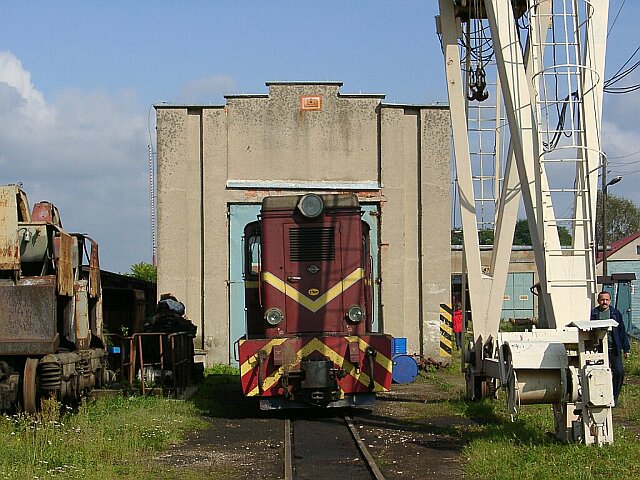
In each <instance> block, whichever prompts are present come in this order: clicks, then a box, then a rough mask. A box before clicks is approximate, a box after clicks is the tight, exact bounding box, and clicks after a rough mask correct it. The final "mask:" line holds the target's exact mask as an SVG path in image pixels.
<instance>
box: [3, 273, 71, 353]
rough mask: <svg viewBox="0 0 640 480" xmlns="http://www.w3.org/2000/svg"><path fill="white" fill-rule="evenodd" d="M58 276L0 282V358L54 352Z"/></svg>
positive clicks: (55, 343)
mask: <svg viewBox="0 0 640 480" xmlns="http://www.w3.org/2000/svg"><path fill="white" fill-rule="evenodd" d="M55 285H56V284H55V277H53V276H46V277H37V278H31V277H29V278H24V279H22V280H20V281H19V282H18V283H17V284H14V283H13V281H11V280H1V281H0V355H44V354H47V353H52V352H55V350H56V348H57V346H58V342H59V338H58V334H57V330H56V326H57V319H56V292H55Z"/></svg>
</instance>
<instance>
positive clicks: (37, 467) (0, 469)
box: [0, 397, 204, 480]
mask: <svg viewBox="0 0 640 480" xmlns="http://www.w3.org/2000/svg"><path fill="white" fill-rule="evenodd" d="M203 426H204V422H203V421H202V420H200V419H199V417H198V412H197V410H196V409H195V407H194V406H193V405H192V404H190V403H188V402H182V401H175V400H170V399H166V398H161V397H131V398H123V397H118V398H110V399H106V398H102V399H98V400H95V401H87V402H85V403H84V404H83V405H82V406H80V407H79V408H78V409H77V410H76V411H70V410H63V411H62V412H61V411H60V405H59V403H58V402H56V401H55V400H46V401H44V402H43V409H42V411H41V412H40V413H38V414H37V415H26V414H19V415H13V416H4V417H1V418H0V442H1V443H2V448H1V449H0V478H2V479H20V480H22V479H27V478H28V479H45V478H69V479H76V478H77V479H81V478H91V479H97V480H101V479H112V478H132V479H133V478H136V479H157V478H179V475H177V474H175V472H167V471H166V470H167V469H164V471H163V470H162V469H161V468H160V467H150V466H149V463H148V460H149V459H150V458H151V456H152V455H153V454H154V453H156V452H158V451H160V450H163V449H165V448H167V447H168V446H169V445H170V444H172V443H176V442H178V441H180V440H181V439H182V437H183V435H184V433H185V432H186V431H189V430H193V429H196V428H201V427H203ZM169 470H170V469H169ZM183 478H184V477H183Z"/></svg>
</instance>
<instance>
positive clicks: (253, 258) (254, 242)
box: [244, 229, 261, 277]
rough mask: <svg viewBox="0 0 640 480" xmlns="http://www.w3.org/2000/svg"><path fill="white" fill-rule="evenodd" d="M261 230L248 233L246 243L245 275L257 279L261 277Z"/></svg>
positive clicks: (252, 230)
mask: <svg viewBox="0 0 640 480" xmlns="http://www.w3.org/2000/svg"><path fill="white" fill-rule="evenodd" d="M260 240H261V238H260V230H259V229H251V230H250V231H249V232H248V233H247V237H246V243H245V249H246V250H245V268H244V270H245V275H246V276H251V277H257V276H258V275H260V255H261V246H260Z"/></svg>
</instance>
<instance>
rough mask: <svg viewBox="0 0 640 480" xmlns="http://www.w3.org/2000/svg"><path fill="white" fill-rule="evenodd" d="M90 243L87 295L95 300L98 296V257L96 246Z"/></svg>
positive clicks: (92, 242) (94, 243)
mask: <svg viewBox="0 0 640 480" xmlns="http://www.w3.org/2000/svg"><path fill="white" fill-rule="evenodd" d="M87 239H88V240H89V241H90V242H91V258H90V259H89V295H90V296H91V297H92V298H96V297H97V296H99V295H100V257H98V244H97V243H96V242H94V241H93V240H91V239H90V238H87Z"/></svg>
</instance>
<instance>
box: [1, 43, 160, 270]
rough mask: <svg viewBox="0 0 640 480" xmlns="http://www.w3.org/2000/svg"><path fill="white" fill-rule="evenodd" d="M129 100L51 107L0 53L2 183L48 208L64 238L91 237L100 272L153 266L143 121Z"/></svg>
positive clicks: (87, 97)
mask: <svg viewBox="0 0 640 480" xmlns="http://www.w3.org/2000/svg"><path fill="white" fill-rule="evenodd" d="M142 108H144V107H141V106H140V105H139V104H138V101H137V99H136V97H135V94H134V93H133V92H126V91H125V92H119V93H118V94H117V95H110V94H108V93H106V92H102V91H93V92H86V91H80V90H77V89H67V90H65V91H63V92H60V93H59V94H57V95H56V97H55V98H54V99H53V100H48V99H45V96H44V95H43V94H42V92H40V91H38V89H37V88H36V87H35V86H34V85H33V83H32V81H31V74H30V73H29V72H28V71H27V70H25V68H24V67H23V66H22V63H21V62H20V60H19V59H18V58H16V56H15V55H13V54H12V53H10V52H0V124H1V125H2V126H3V127H2V129H0V167H1V169H0V183H1V184H6V183H16V182H22V183H23V184H24V189H25V191H26V192H27V195H28V196H29V200H30V202H31V204H33V203H35V202H38V201H41V200H49V201H51V202H53V203H54V204H55V205H56V206H58V208H59V209H60V214H61V217H62V221H63V224H64V226H65V228H66V229H67V230H70V231H80V232H83V233H87V234H89V235H90V236H91V237H93V238H94V239H95V240H96V241H97V242H98V243H99V244H100V248H101V264H102V266H103V268H106V269H109V270H114V271H121V272H126V271H128V269H129V266H130V265H131V264H133V263H137V262H140V261H147V262H149V261H150V260H151V247H150V244H151V239H150V226H149V216H150V215H149V207H148V205H149V200H148V197H149V193H148V184H149V181H148V169H149V166H148V165H149V163H148V153H147V143H148V142H149V138H148V133H147V119H146V111H145V114H140V111H141V110H142Z"/></svg>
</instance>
